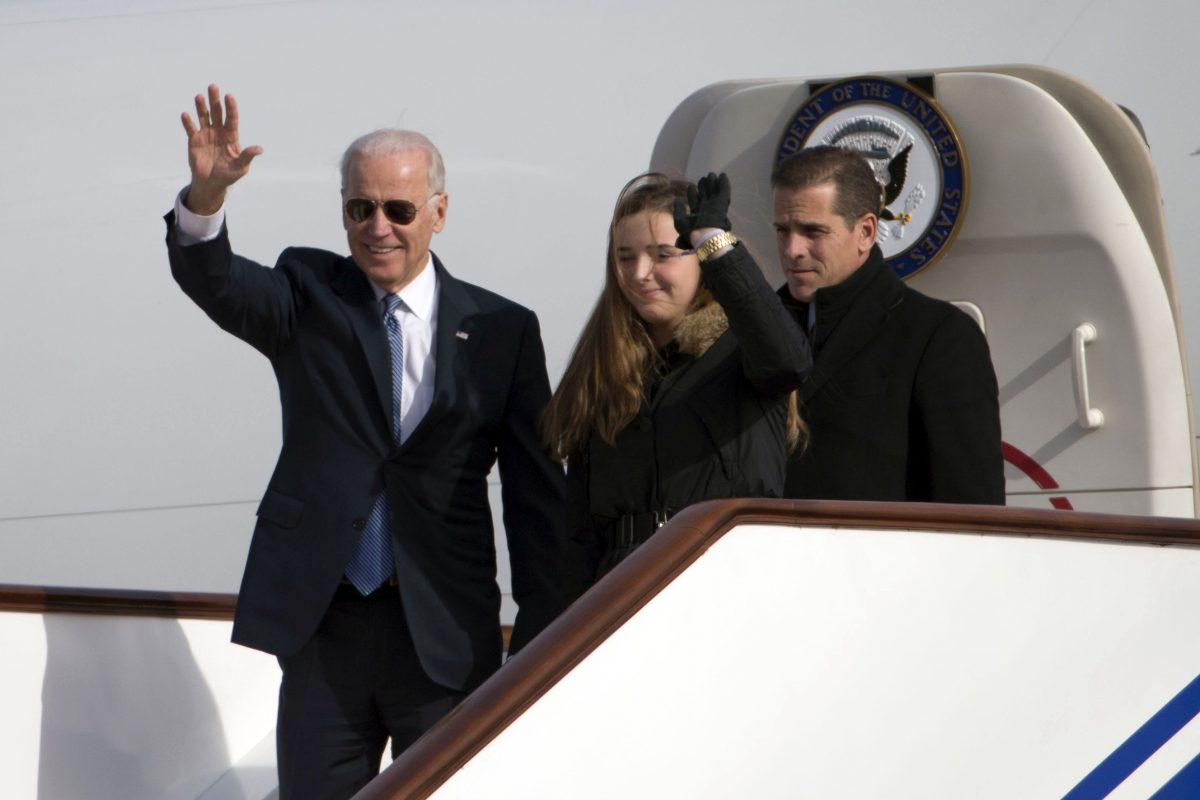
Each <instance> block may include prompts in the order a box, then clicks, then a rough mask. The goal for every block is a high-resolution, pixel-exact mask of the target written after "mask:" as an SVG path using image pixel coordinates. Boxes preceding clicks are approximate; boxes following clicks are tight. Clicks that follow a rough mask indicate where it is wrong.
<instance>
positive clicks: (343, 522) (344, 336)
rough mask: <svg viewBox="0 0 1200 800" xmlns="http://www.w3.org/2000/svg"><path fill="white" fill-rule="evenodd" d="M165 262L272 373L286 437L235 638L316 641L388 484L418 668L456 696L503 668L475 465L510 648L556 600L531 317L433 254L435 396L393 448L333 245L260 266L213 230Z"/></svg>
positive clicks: (556, 557) (559, 506)
mask: <svg viewBox="0 0 1200 800" xmlns="http://www.w3.org/2000/svg"><path fill="white" fill-rule="evenodd" d="M166 221H167V249H168V253H169V256H170V263H171V272H172V274H173V275H174V277H175V280H176V281H177V282H178V283H179V285H180V286H181V287H182V289H183V291H184V292H185V293H186V294H187V295H188V297H190V298H191V299H192V300H193V301H195V303H196V304H197V305H198V306H200V308H201V309H203V310H204V312H205V313H206V314H208V316H209V317H211V318H212V319H213V321H215V322H216V323H217V324H218V325H219V326H221V327H222V328H223V329H225V330H226V331H228V332H230V333H232V334H233V335H235V336H237V337H238V338H240V339H242V340H244V341H245V342H247V343H249V344H250V345H251V346H253V347H254V348H255V349H256V350H258V351H259V352H261V353H262V354H263V355H265V356H266V357H267V358H268V359H269V360H270V362H271V366H272V367H273V368H274V370H275V377H276V379H277V381H278V383H279V398H280V403H281V405H282V411H283V447H282V450H281V452H280V454H279V461H278V463H277V464H276V466H275V471H274V473H273V474H272V476H271V480H270V483H269V484H268V486H267V490H266V493H265V495H264V496H263V499H262V503H261V505H260V506H259V508H258V523H257V525H256V526H255V529H254V537H253V540H252V542H251V544H250V553H249V556H248V558H247V562H246V571H245V575H244V576H243V579H242V587H241V591H240V593H239V595H238V603H237V614H236V617H235V620H234V629H233V640H234V641H235V642H238V643H240V644H244V645H247V646H249V647H253V648H257V649H260V650H265V651H267V652H269V653H274V654H276V655H280V656H287V655H291V654H292V653H295V652H296V651H298V650H299V649H300V647H301V646H302V645H303V644H304V643H305V642H306V641H307V640H308V639H309V638H310V637H311V636H312V635H313V633H314V631H315V630H316V628H317V625H318V624H319V623H320V621H321V618H322V617H323V615H324V614H325V612H326V609H327V608H328V607H329V604H330V601H331V599H332V597H333V594H334V591H335V590H336V588H337V585H338V583H339V582H340V581H341V578H342V574H343V572H344V570H345V567H346V564H347V563H348V562H349V561H350V558H351V556H352V555H353V553H354V549H355V546H356V544H357V542H358V539H359V535H360V532H361V530H362V528H363V524H364V522H365V519H366V517H367V515H368V512H369V511H370V509H371V504H372V502H373V500H374V498H375V497H376V496H377V495H378V493H379V492H380V491H381V490H386V491H387V493H388V500H389V505H390V508H391V513H392V539H393V545H394V551H395V556H396V577H397V580H398V582H399V587H400V596H401V600H402V602H403V605H404V611H405V616H406V618H407V620H408V625H409V630H410V632H411V635H412V639H413V643H414V645H415V646H416V650H417V654H418V656H419V657H420V659H421V664H422V666H423V667H424V668H425V671H426V672H427V673H428V675H429V677H431V678H432V679H433V680H435V681H437V682H438V683H440V684H442V685H444V686H448V687H451V688H454V689H460V690H470V689H471V688H474V686H476V685H478V683H480V682H481V681H482V680H483V679H484V678H486V677H487V676H488V675H489V674H490V673H491V672H492V671H493V670H495V669H496V668H497V667H498V666H499V664H500V656H501V649H502V641H501V633H500V624H499V609H500V591H499V588H498V586H497V584H496V551H495V545H494V538H493V530H492V515H491V510H490V508H489V505H488V498H487V480H486V479H487V475H488V473H489V471H490V470H491V468H492V466H493V464H498V465H499V469H500V479H501V488H502V498H503V503H504V527H505V530H506V533H507V537H508V546H509V553H510V557H511V563H512V586H513V596H514V599H515V600H516V602H517V604H518V606H519V612H518V615H517V619H516V623H515V625H514V627H513V634H512V640H511V648H510V649H511V651H512V652H515V651H517V650H519V649H520V648H521V646H522V645H523V644H524V643H525V642H527V641H528V640H529V639H531V638H532V637H533V636H534V635H535V634H536V633H537V632H538V631H540V630H541V629H542V628H543V627H545V626H546V625H547V624H548V623H549V622H550V621H551V620H552V619H553V618H554V616H555V615H556V614H557V613H558V611H559V610H560V608H561V600H560V590H559V586H560V568H561V558H562V553H561V546H562V545H561V542H562V520H563V492H564V483H563V475H562V470H561V468H560V467H559V465H558V464H557V463H556V462H554V461H553V460H551V459H550V458H549V457H548V456H547V455H546V453H545V451H544V450H543V448H542V446H541V444H540V441H539V437H538V434H537V426H536V422H537V418H538V416H539V415H540V414H541V411H542V409H543V408H544V406H545V405H546V402H547V401H548V399H549V397H550V387H549V382H548V380H547V377H546V365H545V355H544V352H543V349H542V340H541V334H540V333H539V329H538V322H537V318H536V317H535V316H534V314H533V313H532V312H531V311H529V310H528V309H525V308H523V307H521V306H519V305H517V304H515V303H513V302H511V301H508V300H505V299H504V298H502V297H500V296H498V295H496V294H493V293H491V292H488V291H486V290H484V289H480V288H478V287H476V286H472V285H470V284H467V283H464V282H462V281H458V280H455V279H454V278H453V277H451V276H450V274H449V273H447V272H446V270H445V268H444V267H443V266H442V264H441V262H440V261H438V259H437V257H436V256H432V257H431V260H432V266H433V269H436V270H437V277H438V283H439V287H440V288H439V298H438V311H437V315H438V316H437V337H436V344H435V356H434V357H435V359H436V360H435V365H436V366H435V369H436V377H435V390H434V397H433V401H432V405H431V406H430V408H429V411H428V412H427V413H426V415H425V417H424V419H422V420H421V422H420V424H419V425H418V426H417V427H416V429H414V430H413V432H412V433H411V435H409V437H408V438H407V439H406V440H405V442H404V444H403V445H401V446H396V445H395V444H394V443H393V440H392V436H391V407H392V405H391V377H390V369H391V367H390V358H389V353H388V344H387V338H386V332H385V330H384V325H383V314H382V308H381V305H380V304H379V302H378V301H377V300H376V298H375V295H374V293H373V291H372V289H371V285H370V283H369V282H368V281H367V279H366V277H365V276H364V275H363V274H362V272H361V271H360V270H359V269H358V268H357V266H356V265H355V264H354V261H353V260H352V259H350V258H347V257H342V256H338V255H336V254H334V253H329V252H326V251H323V250H315V249H307V248H289V249H287V250H285V251H284V252H283V253H282V254H281V255H280V256H279V260H278V262H277V263H276V265H275V268H274V269H268V268H266V267H263V266H261V265H259V264H256V263H254V262H252V261H249V260H247V259H245V258H242V257H240V256H237V255H235V254H234V253H233V252H232V250H231V249H230V245H229V238H228V234H227V231H225V230H222V232H221V235H220V236H219V237H218V238H217V239H215V240H213V241H211V242H204V243H201V244H196V245H191V246H187V247H184V246H182V245H180V243H179V241H178V238H177V235H176V228H175V223H174V214H173V213H172V214H168V215H167V217H166Z"/></svg>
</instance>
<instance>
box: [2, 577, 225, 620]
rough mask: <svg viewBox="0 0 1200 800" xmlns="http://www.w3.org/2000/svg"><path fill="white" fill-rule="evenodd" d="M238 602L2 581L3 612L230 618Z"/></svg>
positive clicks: (199, 595)
mask: <svg viewBox="0 0 1200 800" xmlns="http://www.w3.org/2000/svg"><path fill="white" fill-rule="evenodd" d="M236 604H237V595H233V594H216V593H205V592H147V591H140V590H136V589H82V588H76V587H64V586H17V585H12V584H0V611H22V612H28V613H33V614H103V615H110V616H120V617H174V618H176V619H217V620H231V619H233V609H234V606H235V605H236Z"/></svg>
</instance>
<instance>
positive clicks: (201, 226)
mask: <svg viewBox="0 0 1200 800" xmlns="http://www.w3.org/2000/svg"><path fill="white" fill-rule="evenodd" d="M185 194H187V187H186V186H185V187H183V190H182V191H180V192H179V194H177V195H175V229H176V230H177V231H178V232H179V243H180V244H181V245H183V246H184V247H187V246H188V245H190V244H200V243H201V242H211V241H212V240H213V239H215V238H217V236H219V235H220V234H221V226H222V225H224V224H225V207H224V206H222V207H221V208H219V209H218V210H217V213H215V214H211V215H209V216H207V217H206V216H204V215H202V214H196V213H195V212H192V211H189V210H188V208H187V206H185V205H184V204H183V196H184V195H185Z"/></svg>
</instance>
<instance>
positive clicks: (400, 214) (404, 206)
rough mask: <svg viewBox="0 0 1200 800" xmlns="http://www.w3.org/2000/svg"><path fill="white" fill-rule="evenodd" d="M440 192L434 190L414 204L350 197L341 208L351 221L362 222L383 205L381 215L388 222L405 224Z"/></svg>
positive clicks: (373, 214) (415, 216) (403, 201)
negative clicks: (419, 203) (422, 201)
mask: <svg viewBox="0 0 1200 800" xmlns="http://www.w3.org/2000/svg"><path fill="white" fill-rule="evenodd" d="M439 194H441V192H434V193H433V194H431V195H429V197H428V198H426V200H425V202H424V203H421V205H419V206H415V205H413V204H412V203H410V202H409V201H407V200H382V201H380V200H368V199H366V198H365V197H351V198H350V199H349V200H347V201H346V205H345V206H343V208H344V209H345V211H346V217H347V218H348V219H349V220H350V221H351V222H363V221H364V220H368V219H370V218H371V217H373V216H375V209H376V208H379V207H380V206H383V215H384V216H385V217H387V218H388V222H393V223H395V224H397V225H407V224H409V223H410V222H412V221H413V220H414V219H416V218H417V212H418V211H420V210H421V209H422V208H424V207H425V206H426V205H428V204H429V201H430V200H432V199H433V198H435V197H437V196H438V195H439Z"/></svg>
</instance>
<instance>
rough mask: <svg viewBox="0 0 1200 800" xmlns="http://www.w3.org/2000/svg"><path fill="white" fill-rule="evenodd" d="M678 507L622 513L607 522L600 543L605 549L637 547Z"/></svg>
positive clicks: (664, 523)
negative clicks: (638, 512) (637, 512)
mask: <svg viewBox="0 0 1200 800" xmlns="http://www.w3.org/2000/svg"><path fill="white" fill-rule="evenodd" d="M678 510H679V509H676V508H668V509H666V510H664V511H643V512H641V513H640V514H623V515H621V516H620V517H617V518H616V519H614V520H613V521H612V522H610V523H609V525H608V527H606V528H605V529H604V530H603V531H602V532H601V534H600V540H601V544H602V545H603V546H604V549H605V550H606V551H611V550H627V549H630V548H633V547H637V546H638V545H640V544H641V543H642V542H644V541H646V540H647V539H649V538H650V537H651V536H653V535H654V532H655V531H656V530H658V529H659V528H661V527H662V526H663V525H666V524H667V520H669V519H670V518H671V517H673V516H675V512H677V511H678Z"/></svg>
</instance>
